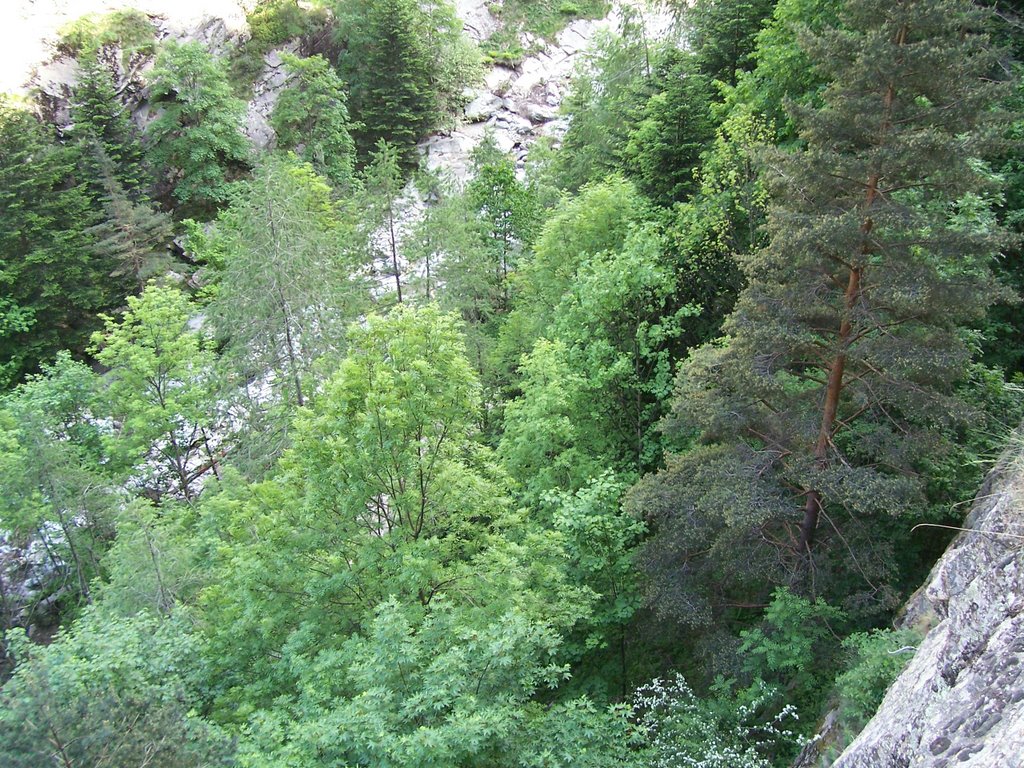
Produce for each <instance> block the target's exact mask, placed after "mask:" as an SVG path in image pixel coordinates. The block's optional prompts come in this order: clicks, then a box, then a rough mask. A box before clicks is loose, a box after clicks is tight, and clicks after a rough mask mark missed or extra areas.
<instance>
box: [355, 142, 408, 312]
mask: <svg viewBox="0 0 1024 768" xmlns="http://www.w3.org/2000/svg"><path fill="white" fill-rule="evenodd" d="M364 184H365V189H366V193H367V198H368V203H369V209H370V216H369V217H368V218H367V219H366V220H365V221H364V226H368V227H369V229H368V231H366V232H365V233H364V234H365V237H366V244H367V251H368V252H369V254H370V257H371V259H373V260H374V261H383V262H385V263H386V264H387V265H388V266H387V267H386V269H390V271H391V276H392V277H394V279H395V295H396V298H397V299H398V303H399V304H401V303H402V266H401V264H400V263H399V254H398V249H399V230H398V213H399V209H398V204H399V197H401V194H402V189H403V184H402V169H401V168H400V167H399V155H398V150H397V148H396V147H395V146H393V145H391V144H388V143H387V142H386V141H384V140H383V139H381V140H380V141H379V142H378V143H377V151H376V152H375V153H374V154H373V156H372V161H371V163H370V165H369V167H368V168H367V169H366V174H365V176H364Z"/></svg>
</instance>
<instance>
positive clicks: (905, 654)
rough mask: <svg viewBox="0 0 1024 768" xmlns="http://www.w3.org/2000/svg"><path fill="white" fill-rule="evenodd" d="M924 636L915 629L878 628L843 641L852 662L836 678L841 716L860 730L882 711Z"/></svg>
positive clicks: (845, 722)
mask: <svg viewBox="0 0 1024 768" xmlns="http://www.w3.org/2000/svg"><path fill="white" fill-rule="evenodd" d="M920 640H921V637H920V635H918V634H917V633H916V632H914V631H912V630H905V629H904V630H893V629H876V630H872V631H871V632H857V633H855V634H852V635H850V636H849V637H847V638H846V639H845V640H843V650H845V651H846V653H847V655H848V657H849V661H848V663H847V666H846V671H844V672H843V673H842V674H840V675H839V676H838V677H837V678H836V692H837V694H838V697H839V713H840V716H841V717H842V719H843V722H844V724H845V725H847V726H848V727H850V728H852V729H853V730H855V731H859V730H860V729H861V728H863V727H864V725H865V724H866V723H867V721H868V720H870V719H871V716H872V715H874V714H875V712H876V711H877V710H878V707H879V705H881V703H882V699H883V698H884V697H885V693H886V691H887V690H889V686H890V685H892V683H893V681H894V680H895V679H896V678H897V677H899V674H900V673H901V672H902V671H903V668H904V667H906V666H907V664H908V663H909V662H910V660H911V659H912V658H913V653H914V651H915V650H916V647H915V646H916V645H917V644H918V643H919V642H920Z"/></svg>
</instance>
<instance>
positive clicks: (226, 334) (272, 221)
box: [193, 155, 368, 418]
mask: <svg viewBox="0 0 1024 768" xmlns="http://www.w3.org/2000/svg"><path fill="white" fill-rule="evenodd" d="M193 247H194V248H195V250H196V253H197V255H199V256H200V258H205V259H206V260H207V261H208V262H209V263H210V264H211V266H213V267H214V269H213V270H212V272H213V274H212V275H211V278H212V280H211V282H212V287H211V291H210V293H211V301H210V303H209V306H208V313H209V317H210V319H211V320H212V321H213V324H214V326H215V327H216V330H217V333H218V335H219V336H220V337H221V338H222V339H223V340H224V342H225V346H224V356H225V358H226V359H227V360H228V361H229V362H230V363H231V365H232V366H233V367H234V368H235V370H236V371H237V372H238V373H240V374H242V376H243V378H244V377H254V378H263V377H266V376H267V375H268V374H269V375H271V376H272V379H273V383H272V388H273V389H274V391H275V394H276V398H277V399H279V400H281V401H283V402H289V401H290V402H291V403H292V404H293V405H295V406H301V405H303V404H304V402H305V399H306V397H308V396H309V395H310V393H311V392H313V391H314V390H315V388H316V381H317V373H316V368H317V366H320V367H321V370H323V371H329V370H330V369H331V367H332V366H333V364H334V362H336V361H337V359H338V358H339V356H340V354H341V352H342V350H343V347H344V335H345V334H344V328H345V326H346V325H347V324H348V323H349V322H350V321H351V320H352V319H354V318H355V317H357V316H358V315H359V313H360V312H361V311H363V309H364V308H365V307H366V304H367V300H368V297H367V292H366V286H365V285H364V284H363V283H362V281H361V280H360V279H359V278H355V277H353V275H354V274H355V273H356V271H357V269H358V267H359V264H358V263H357V261H356V257H355V255H354V254H353V250H354V249H353V248H352V243H351V233H350V232H349V231H348V229H347V227H346V224H345V223H344V221H343V217H342V215H341V212H340V211H339V208H338V206H336V205H335V204H334V203H333V202H332V200H331V189H330V187H329V186H328V185H327V183H326V182H325V181H324V180H323V179H322V178H320V177H319V176H317V175H316V173H315V172H314V171H313V168H312V167H311V166H309V165H307V164H305V163H301V162H297V161H296V160H295V158H294V156H292V157H291V158H289V157H283V156H275V155H269V156H267V157H266V158H264V159H263V160H262V161H261V162H260V163H259V164H258V165H257V166H256V168H255V169H254V170H253V176H252V178H251V179H249V180H247V181H244V182H240V183H239V184H238V185H237V186H236V188H235V190H234V192H233V194H232V196H231V198H230V203H229V205H228V207H227V208H226V209H225V210H224V211H222V212H221V214H220V216H219V217H218V219H217V221H216V224H215V226H214V228H213V230H212V232H211V233H210V234H209V235H208V236H206V237H205V238H202V239H196V240H195V242H194V243H193ZM321 375H322V374H321ZM286 418H287V417H286Z"/></svg>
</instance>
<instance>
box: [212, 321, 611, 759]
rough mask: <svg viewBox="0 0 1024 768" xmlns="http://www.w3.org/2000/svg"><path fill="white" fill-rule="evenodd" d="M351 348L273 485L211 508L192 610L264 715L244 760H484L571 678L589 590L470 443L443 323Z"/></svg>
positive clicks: (409, 324) (469, 379)
mask: <svg viewBox="0 0 1024 768" xmlns="http://www.w3.org/2000/svg"><path fill="white" fill-rule="evenodd" d="M349 340H350V349H349V354H348V356H347V357H346V358H345V360H344V361H343V362H342V364H341V366H340V368H339V369H338V372H337V374H336V375H335V377H334V378H333V379H332V380H331V381H329V382H328V383H327V384H326V385H325V388H324V392H323V394H322V395H321V396H320V397H319V398H318V399H317V401H316V403H315V404H314V406H313V407H312V408H310V409H307V410H304V411H302V412H301V414H300V418H299V420H298V423H297V424H296V428H295V443H294V448H293V449H292V450H291V451H290V452H289V453H288V454H287V455H286V458H285V460H284V461H283V462H282V464H281V474H280V476H279V477H278V478H277V479H276V480H268V481H265V482H263V483H261V484H258V485H255V486H251V487H249V488H237V487H236V488H231V487H230V486H228V487H226V488H225V491H224V492H223V493H221V494H220V495H218V496H214V497H212V498H210V499H209V500H208V501H206V502H204V507H205V509H206V510H207V519H208V521H209V525H211V526H213V527H214V528H215V530H218V531H219V536H220V537H221V540H222V542H223V543H222V544H221V546H219V547H217V549H216V552H215V575H214V579H213V580H212V581H211V583H210V586H209V587H208V588H207V590H206V593H205V595H204V598H203V604H204V613H205V625H206V626H207V627H209V628H210V632H211V634H212V635H213V637H212V642H213V652H214V654H215V657H216V659H217V664H218V669H219V670H220V674H222V677H221V681H222V685H223V691H222V694H221V695H220V697H219V702H220V704H219V708H220V709H221V711H226V712H231V713H232V714H231V716H232V717H235V718H244V717H246V716H248V715H250V714H252V713H253V712H254V711H257V710H258V713H257V714H255V715H254V717H253V720H252V725H251V729H252V730H251V733H252V735H253V742H252V745H253V746H252V747H251V749H252V752H253V754H257V753H259V752H260V751H264V752H272V753H274V754H276V755H279V756H280V759H281V760H285V759H286V756H287V755H289V754H292V753H294V754H300V755H301V754H308V751H309V750H311V749H315V748H317V745H320V748H323V749H328V750H330V751H331V752H332V754H335V755H337V759H339V760H340V759H346V760H356V759H359V758H358V756H360V755H362V756H372V759H373V760H374V761H379V762H381V763H382V764H391V763H392V762H396V763H397V762H399V761H401V759H403V755H404V756H405V758H406V759H409V760H414V761H420V760H427V757H425V755H428V754H429V749H430V748H431V744H436V747H437V749H438V750H439V752H438V754H445V755H448V757H449V758H450V759H451V760H456V761H458V762H459V763H460V764H481V763H482V762H486V760H487V759H491V758H492V757H494V756H499V755H503V754H504V752H503V750H502V749H501V748H499V745H501V744H506V742H504V741H501V739H504V738H507V734H508V732H509V731H510V730H511V729H515V728H516V727H517V723H519V722H520V721H521V715H518V714H516V712H517V711H518V710H519V709H520V708H522V707H523V706H524V705H525V703H526V701H527V700H528V699H529V698H530V696H531V695H532V694H533V692H534V691H535V690H536V689H537V688H538V687H539V686H541V685H548V684H553V683H554V682H556V681H557V680H559V679H561V678H562V677H563V676H564V673H565V670H564V662H562V661H561V660H560V659H559V658H558V656H557V651H558V648H559V647H560V644H561V639H560V630H562V629H564V628H566V627H569V626H571V625H572V624H574V623H575V622H576V621H577V620H578V619H579V618H581V617H582V616H583V615H585V613H586V611H587V608H588V606H589V604H590V602H591V599H592V593H591V592H590V591H589V590H587V589H585V588H580V587H577V586H574V585H572V584H569V583H567V581H566V578H565V575H564V572H563V570H562V564H563V563H564V557H565V555H564V553H563V552H562V550H561V547H560V545H559V542H558V540H557V539H555V540H551V539H550V538H549V537H547V536H545V535H543V534H542V533H541V532H539V531H537V530H536V529H535V528H534V527H533V526H531V525H530V524H529V523H528V521H527V520H526V519H524V518H523V517H522V516H521V515H518V514H513V513H512V512H511V509H510V505H509V503H508V499H507V493H506V491H505V485H506V480H505V479H504V478H503V477H502V475H501V472H500V470H499V469H498V468H497V467H495V466H494V464H493V462H492V461H491V460H490V457H489V454H488V452H487V451H486V450H484V449H481V448H480V447H479V446H478V445H476V444H475V442H474V440H473V437H474V432H475V422H476V419H477V416H476V409H477V407H478V406H477V403H478V398H477V394H476V389H477V382H476V377H475V375H474V373H473V369H472V367H471V366H470V365H469V362H468V361H467V360H466V358H465V353H464V346H463V342H462V339H461V337H460V335H459V334H458V331H457V329H456V325H455V321H454V319H453V318H452V317H451V316H448V315H444V314H442V313H440V312H438V311H437V310H436V309H433V308H429V307H428V308H424V309H422V310H412V309H409V308H408V307H399V308H396V309H395V310H394V311H392V312H391V313H390V314H389V315H388V316H387V317H383V318H382V317H377V316H371V317H369V318H368V319H367V321H366V323H365V324H364V325H362V326H355V327H353V328H352V329H351V330H350V331H349ZM240 636H241V637H244V640H243V641H241V642H240V641H239V637H240ZM282 657H283V659H284V661H283V663H279V664H275V663H274V662H273V660H274V659H276V658H282ZM286 691H287V692H290V693H291V694H293V695H292V698H290V699H289V700H283V699H279V697H280V695H281V693H282V692H286ZM499 691H500V692H501V693H499ZM382 724H384V725H382ZM495 729H498V730H497V731H496V730H495ZM326 733H331V734H333V735H331V736H329V737H327V739H326V740H324V739H323V738H319V737H318V736H317V734H326ZM448 750H450V751H448ZM474 755H475V756H477V757H478V758H479V760H480V762H478V763H474V762H473V760H474V759H475V758H474V757H473V756H474ZM367 759H370V757H367Z"/></svg>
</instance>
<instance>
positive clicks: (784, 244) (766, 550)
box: [632, 0, 1003, 619]
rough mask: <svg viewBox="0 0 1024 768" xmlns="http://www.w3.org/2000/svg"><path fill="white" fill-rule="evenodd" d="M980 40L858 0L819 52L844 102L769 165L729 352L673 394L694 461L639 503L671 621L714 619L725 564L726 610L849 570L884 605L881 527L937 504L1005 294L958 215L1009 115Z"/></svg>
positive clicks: (713, 350) (890, 553)
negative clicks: (933, 483)
mask: <svg viewBox="0 0 1024 768" xmlns="http://www.w3.org/2000/svg"><path fill="white" fill-rule="evenodd" d="M978 24H979V20H978V17H977V16H976V15H975V13H974V11H973V9H972V6H971V3H969V2H965V1H964V0H898V1H893V0H850V2H848V3H847V4H846V8H845V12H844V14H843V16H842V19H841V25H840V26H837V27H833V28H828V29H825V30H824V31H823V32H822V33H821V34H818V35H814V36H811V35H808V36H807V38H806V39H805V40H804V41H803V44H804V46H805V47H806V49H807V51H808V52H809V54H810V56H811V58H812V60H813V61H814V62H815V64H816V66H817V67H818V68H819V69H820V71H821V72H822V73H823V74H824V75H826V76H827V77H829V79H830V80H831V85H830V86H829V87H828V89H827V91H826V92H825V94H824V98H823V103H822V106H821V107H820V108H818V109H811V108H807V109H804V110H802V111H800V113H799V114H798V115H797V117H798V120H799V122H800V123H801V124H802V130H801V137H802V139H803V141H804V142H805V148H804V149H802V150H801V151H797V152H794V153H791V154H785V153H781V152H777V153H775V154H773V155H771V156H770V157H769V158H768V163H767V172H766V175H767V178H768V181H769V184H770V186H771V188H772V193H773V203H772V206H771V210H770V217H769V223H768V233H769V241H768V244H767V245H766V246H765V247H764V248H762V249H761V250H759V251H757V252H755V253H753V254H752V255H750V256H746V257H744V258H743V259H742V267H743V269H744V272H745V274H746V277H747V280H748V286H747V288H746V289H745V290H744V291H743V292H742V293H741V294H740V298H739V301H738V304H737V307H736V309H735V311H734V312H733V314H732V315H731V316H730V317H729V319H728V320H727V322H726V324H725V332H726V334H727V338H726V339H725V343H724V344H717V345H712V346H709V347H706V348H703V349H702V350H700V351H699V352H697V353H696V354H694V355H693V356H692V357H691V359H690V360H689V361H688V363H687V365H686V366H685V367H684V369H683V371H682V373H681V376H680V378H679V390H678V393H679V399H678V401H677V404H676V415H677V423H676V429H677V434H681V435H686V434H688V431H687V430H696V433H697V434H698V435H699V440H700V445H699V446H698V447H696V448H694V449H692V450H691V451H690V452H689V453H687V454H685V455H683V456H681V457H675V458H674V459H672V460H670V461H669V467H668V469H667V470H665V471H664V472H662V473H660V474H659V475H657V476H655V477H649V478H647V479H646V480H645V481H644V482H643V483H641V485H640V486H639V487H638V488H637V489H635V490H634V492H633V497H632V504H633V506H634V507H635V508H637V509H639V510H642V511H643V512H645V513H646V514H648V515H649V516H650V517H651V518H653V519H655V520H657V521H658V526H659V529H660V530H659V533H658V535H657V536H656V538H655V539H654V541H653V543H652V545H651V546H650V547H649V548H648V551H647V566H648V567H649V569H650V570H652V571H653V572H654V574H655V577H656V579H655V581H656V584H657V590H658V594H659V598H658V599H659V600H660V601H661V603H662V606H661V607H662V608H665V609H667V610H668V611H669V612H672V613H675V614H677V615H682V616H689V617H690V618H691V619H693V618H700V617H701V616H703V617H705V618H706V617H707V611H708V610H709V608H710V605H709V603H708V601H707V598H708V595H707V594H706V593H705V594H700V591H701V590H700V589H698V590H696V591H695V590H694V586H695V585H696V583H697V582H696V580H695V579H699V578H701V576H700V574H703V578H705V579H708V578H710V571H708V570H707V569H708V568H709V567H711V566H712V565H713V567H714V573H715V581H716V582H718V584H719V585H720V586H718V587H716V589H717V590H718V595H719V599H721V597H722V595H723V594H726V593H728V590H729V588H730V587H732V588H733V589H735V588H737V586H739V587H741V588H745V589H747V590H756V589H758V588H760V589H763V588H764V585H765V584H766V583H767V582H769V581H771V580H789V581H791V582H793V583H795V584H797V585H799V586H801V587H802V588H803V589H805V590H806V591H811V592H814V591H818V592H820V591H824V590H828V589H834V590H837V591H839V592H841V593H846V594H849V592H850V591H851V590H849V588H848V587H847V588H844V587H842V586H838V585H837V580H838V579H839V578H840V576H839V574H840V573H842V572H846V573H847V574H857V578H859V579H860V578H862V579H864V580H866V581H867V582H868V584H869V585H872V584H873V585H874V586H870V587H869V588H868V589H867V590H866V591H865V593H864V594H863V597H864V598H865V599H867V600H878V599H879V598H881V597H883V596H884V589H881V588H879V587H878V582H876V581H875V579H876V578H878V577H881V576H884V577H888V579H887V581H890V582H891V577H892V575H893V572H894V571H895V570H897V568H898V567H899V565H900V564H899V563H898V562H897V559H896V558H895V556H894V549H893V546H892V545H893V539H892V536H894V535H895V534H893V533H892V529H891V526H889V525H888V524H887V523H886V522H885V521H886V520H891V519H892V518H893V517H896V516H900V515H910V516H920V515H921V514H923V513H924V512H925V511H926V510H927V508H928V503H929V501H933V502H934V501H935V499H934V497H931V498H929V494H928V488H927V485H926V480H925V479H924V478H925V477H926V476H927V472H926V470H927V468H928V466H929V462H932V461H934V460H935V457H938V456H944V455H947V454H948V452H950V451H954V450H955V447H954V445H953V441H952V440H950V437H951V436H952V435H954V434H955V430H956V429H957V428H958V426H960V425H961V424H962V423H963V422H962V421H958V418H960V417H963V416H965V415H966V414H967V413H969V409H968V407H967V404H966V403H965V402H964V401H963V400H962V399H960V398H958V397H957V394H956V390H955V385H956V384H957V383H958V382H962V381H964V379H965V378H966V372H967V364H968V363H969V361H970V357H971V349H970V347H969V345H968V343H967V341H966V339H965V334H964V333H963V332H962V330H961V329H962V325H963V324H965V323H968V322H971V321H976V320H977V319H978V318H979V317H980V316H982V315H983V313H984V312H985V309H986V308H987V307H988V306H989V305H990V304H991V303H992V302H993V301H995V300H996V299H997V298H998V297H1000V296H1001V295H1003V291H1002V289H1001V288H1000V287H999V286H998V285H997V284H996V283H995V281H994V279H993V278H992V276H991V274H990V271H989V268H988V265H989V263H990V259H991V256H992V254H993V252H994V251H995V250H997V248H998V246H999V242H1000V238H999V236H998V233H997V232H993V231H992V230H991V229H990V228H986V227H982V226H975V225H971V224H964V223H963V222H962V217H959V216H958V215H957V214H958V211H959V209H960V208H961V201H964V200H969V199H970V196H971V195H973V194H975V193H976V192H977V191H978V190H979V189H980V188H981V187H982V185H983V184H984V181H985V180H984V178H983V175H982V174H980V173H979V171H978V168H977V164H976V163H975V162H973V160H972V159H973V158H976V157H978V156H979V154H980V153H981V152H982V151H983V148H984V144H985V140H986V137H987V135H988V133H989V131H988V130H987V128H988V126H987V125H986V123H988V122H989V116H990V115H991V114H992V113H991V110H990V107H991V105H992V104H993V102H994V99H995V97H996V96H997V94H996V90H997V86H995V85H993V84H992V83H991V82H990V81H989V80H987V79H986V75H987V74H988V72H989V71H990V63H991V61H992V59H991V55H990V53H989V52H988V51H987V50H986V48H985V44H986V40H985V38H984V37H983V36H981V35H979V34H976V33H975V32H974V31H975V30H977V29H978V28H979V27H978ZM901 527H902V528H904V529H905V528H908V527H909V526H906V525H904V526H901ZM698 553H701V554H698ZM705 588H706V587H705ZM748 594H749V593H748ZM890 596H891V595H890Z"/></svg>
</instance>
